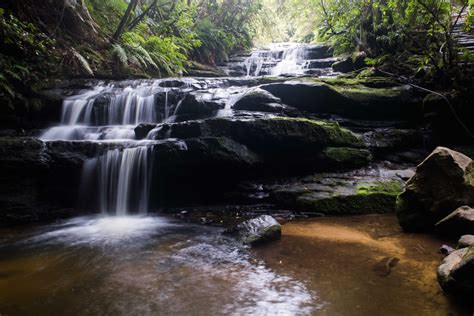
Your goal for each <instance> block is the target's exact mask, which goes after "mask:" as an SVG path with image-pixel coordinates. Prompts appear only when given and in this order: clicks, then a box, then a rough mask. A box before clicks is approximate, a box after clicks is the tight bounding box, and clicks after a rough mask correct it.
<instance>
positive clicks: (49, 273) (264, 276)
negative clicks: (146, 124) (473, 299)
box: [0, 215, 468, 315]
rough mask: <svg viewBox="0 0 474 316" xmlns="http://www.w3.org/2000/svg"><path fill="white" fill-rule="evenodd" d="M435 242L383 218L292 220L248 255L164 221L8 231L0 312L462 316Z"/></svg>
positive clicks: (214, 234)
mask: <svg viewBox="0 0 474 316" xmlns="http://www.w3.org/2000/svg"><path fill="white" fill-rule="evenodd" d="M440 245H441V241H439V240H436V239H434V238H432V237H430V236H427V235H410V234H403V233H402V232H401V231H400V229H399V227H398V225H397V222H396V219H395V218H394V217H393V216H384V215H375V216H361V217H350V218H321V219H315V220H298V221H293V222H289V223H287V224H285V225H284V226H283V237H282V240H281V241H279V242H275V243H271V244H269V245H267V246H264V247H261V248H257V249H254V250H249V249H247V248H244V247H242V246H240V245H239V244H238V243H236V242H235V241H233V240H230V239H227V238H225V237H222V235H221V230H220V229H215V228H210V227H202V226H196V225H189V224H183V223H180V222H175V221H172V220H169V219H166V218H160V217H156V218H122V219H110V218H106V219H101V218H98V219H97V218H81V219H75V220H72V221H68V222H66V223H65V224H61V225H48V226H42V227H36V228H28V229H9V230H3V231H0V314H1V315H229V314H230V315H460V314H463V313H465V314H468V313H467V311H465V310H464V311H463V310H461V309H459V307H456V306H455V305H453V304H452V303H450V302H449V301H448V299H447V298H446V297H445V295H444V294H443V293H442V292H441V289H440V288H439V286H438V284H437V282H436V275H435V271H436V267H437V266H438V264H439V261H440V256H439V255H438V254H437V249H438V247H439V246H440ZM392 258H397V259H399V261H397V260H395V259H392Z"/></svg>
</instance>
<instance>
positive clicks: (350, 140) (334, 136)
mask: <svg viewBox="0 0 474 316" xmlns="http://www.w3.org/2000/svg"><path fill="white" fill-rule="evenodd" d="M273 120H278V121H293V122H294V121H296V122H305V123H310V124H313V125H315V126H318V127H321V128H323V129H324V130H325V131H326V133H327V140H329V141H330V143H331V144H334V145H335V146H348V145H350V146H352V147H359V148H360V147H365V144H364V142H363V141H362V139H361V138H360V137H358V136H357V135H356V134H354V133H352V132H351V131H349V130H348V129H345V128H342V127H340V126H339V124H338V123H337V122H327V121H316V120H310V119H307V118H293V117H275V118H273Z"/></svg>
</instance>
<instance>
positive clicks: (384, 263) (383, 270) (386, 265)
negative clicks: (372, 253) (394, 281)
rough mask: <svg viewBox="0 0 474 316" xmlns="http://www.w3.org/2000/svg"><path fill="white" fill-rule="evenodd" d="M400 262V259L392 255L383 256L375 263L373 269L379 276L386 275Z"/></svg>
mask: <svg viewBox="0 0 474 316" xmlns="http://www.w3.org/2000/svg"><path fill="white" fill-rule="evenodd" d="M398 262H400V259H398V258H394V257H385V258H383V259H382V260H380V262H378V263H376V264H375V265H374V267H373V271H374V272H375V274H377V275H378V276H380V277H386V276H388V275H389V274H390V272H392V269H393V268H394V267H395V266H396V265H397V264H398Z"/></svg>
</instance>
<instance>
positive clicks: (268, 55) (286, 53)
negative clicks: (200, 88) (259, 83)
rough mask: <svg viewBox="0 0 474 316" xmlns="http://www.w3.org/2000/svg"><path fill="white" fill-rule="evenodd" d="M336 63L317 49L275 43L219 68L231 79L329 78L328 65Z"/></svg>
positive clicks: (305, 45)
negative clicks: (262, 77)
mask: <svg viewBox="0 0 474 316" xmlns="http://www.w3.org/2000/svg"><path fill="white" fill-rule="evenodd" d="M335 61H337V58H332V52H331V51H330V50H328V49H327V48H324V47H322V46H318V45H310V44H300V43H274V44H270V45H269V46H268V47H267V48H266V49H259V50H255V51H253V52H252V53H251V54H250V55H249V56H245V55H234V56H231V59H230V60H229V62H228V63H227V64H226V65H225V66H224V67H223V68H222V69H223V71H225V72H227V73H228V74H229V75H233V76H239V75H240V76H247V77H252V76H253V77H258V76H265V75H271V76H298V75H305V74H310V75H314V74H317V75H322V76H331V75H333V71H332V69H331V65H332V63H333V62H335Z"/></svg>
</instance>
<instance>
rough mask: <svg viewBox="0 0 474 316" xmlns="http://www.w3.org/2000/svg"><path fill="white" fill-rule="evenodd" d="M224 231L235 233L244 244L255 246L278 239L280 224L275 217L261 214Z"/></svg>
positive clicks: (279, 236)
mask: <svg viewBox="0 0 474 316" xmlns="http://www.w3.org/2000/svg"><path fill="white" fill-rule="evenodd" d="M226 233H229V234H232V235H236V236H237V237H238V238H239V240H240V241H242V242H243V243H244V244H249V245H252V246H255V245H258V244H262V243H266V242H269V241H275V240H279V239H280V238H281V225H280V223H278V221H277V220H276V219H275V218H273V217H271V216H269V215H262V216H259V217H256V218H253V219H249V220H247V221H245V222H242V223H240V224H239V225H237V226H235V227H234V228H231V229H229V230H227V231H226Z"/></svg>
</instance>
